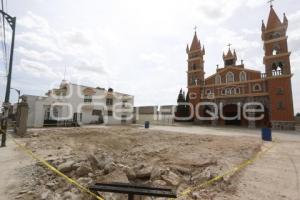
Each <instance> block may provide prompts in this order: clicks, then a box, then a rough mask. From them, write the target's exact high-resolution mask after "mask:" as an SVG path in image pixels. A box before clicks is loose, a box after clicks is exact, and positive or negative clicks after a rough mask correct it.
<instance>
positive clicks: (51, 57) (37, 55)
mask: <svg viewBox="0 0 300 200" xmlns="http://www.w3.org/2000/svg"><path fill="white" fill-rule="evenodd" d="M15 51H16V52H17V53H19V54H20V55H21V56H22V57H25V58H28V59H31V60H38V61H44V62H45V61H61V60H62V58H61V57H60V56H58V55H57V54H55V53H53V52H50V51H43V52H40V51H35V50H30V49H26V48H24V47H22V46H20V47H18V48H16V49H15Z"/></svg>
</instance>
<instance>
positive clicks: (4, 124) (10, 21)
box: [0, 10, 16, 147]
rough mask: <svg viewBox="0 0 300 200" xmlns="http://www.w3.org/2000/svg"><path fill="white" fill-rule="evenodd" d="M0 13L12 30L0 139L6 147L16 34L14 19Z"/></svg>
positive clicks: (1, 11) (2, 145) (2, 12)
mask: <svg viewBox="0 0 300 200" xmlns="http://www.w3.org/2000/svg"><path fill="white" fill-rule="evenodd" d="M0 13H1V14H2V16H3V20H4V19H5V20H6V21H7V23H8V24H9V26H10V28H11V29H12V40H11V47H10V57H9V68H8V74H7V83H6V92H5V100H4V104H3V107H4V116H3V119H2V120H3V121H2V122H1V129H2V138H1V147H5V146H6V132H7V126H8V124H7V123H8V121H7V120H8V112H9V106H10V104H9V97H10V84H11V74H12V65H13V56H14V44H15V32H16V17H11V16H10V15H8V14H7V13H5V12H4V11H3V10H0Z"/></svg>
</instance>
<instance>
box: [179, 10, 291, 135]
mask: <svg viewBox="0 0 300 200" xmlns="http://www.w3.org/2000/svg"><path fill="white" fill-rule="evenodd" d="M287 28H288V19H287V17H286V16H285V14H283V20H282V21H281V20H280V18H279V17H278V15H277V14H276V12H275V10H274V8H273V6H272V5H271V7H270V13H269V17H268V21H267V23H266V24H265V23H264V21H262V26H261V38H262V41H263V46H264V57H263V63H264V66H265V71H264V72H261V71H257V70H253V69H249V68H247V66H245V65H244V63H243V61H241V62H240V63H237V54H238V52H236V51H235V50H234V49H231V48H230V45H229V49H228V51H227V52H226V53H223V60H224V66H223V67H219V66H218V67H217V69H216V72H215V73H214V74H212V75H211V76H209V77H207V78H205V77H204V74H205V68H204V55H205V49H204V46H201V44H200V40H199V39H198V36H197V33H196V31H195V35H194V38H193V40H192V43H191V45H190V47H189V45H187V49H186V53H187V55H188V60H187V62H188V70H187V88H188V93H187V98H186V100H184V99H185V98H182V97H184V95H183V93H182V91H181V92H180V94H179V99H178V100H179V102H184V101H186V103H189V104H190V106H189V110H191V108H192V110H194V111H193V113H192V114H191V116H192V120H193V121H194V122H195V123H197V124H210V125H238V126H248V127H265V126H268V127H272V128H275V129H283V130H293V129H294V128H295V119H294V109H293V95H292V85H291V78H292V76H293V74H292V73H291V66H290V54H291V52H289V50H288V43H287V38H288V37H287V35H286V32H287ZM253 102H254V104H253ZM249 103H252V104H253V106H252V109H258V110H259V111H260V112H262V113H255V112H250V115H252V117H253V116H256V115H258V114H259V115H261V116H263V117H261V118H259V119H256V120H252V119H253V118H251V120H250V119H249V118H250V117H249V116H248V117H246V116H244V115H242V114H241V113H243V111H244V110H243V109H246V108H245V106H244V105H247V104H249ZM259 104H260V105H262V106H260V107H258V106H257V105H259ZM214 105H217V106H214ZM219 105H222V106H219ZM216 109H217V110H216ZM209 113H216V114H215V115H214V117H210V116H212V115H211V114H209ZM251 113H252V114H251ZM221 115H222V116H223V117H221ZM238 115H240V116H241V117H235V116H238ZM197 116H198V117H197ZM199 116H201V117H204V118H205V116H206V117H207V118H205V119H202V118H201V117H200V118H201V119H199ZM224 116H225V117H224Z"/></svg>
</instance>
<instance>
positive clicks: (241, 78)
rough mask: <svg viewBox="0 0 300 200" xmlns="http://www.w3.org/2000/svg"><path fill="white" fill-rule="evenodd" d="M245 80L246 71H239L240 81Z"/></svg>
mask: <svg viewBox="0 0 300 200" xmlns="http://www.w3.org/2000/svg"><path fill="white" fill-rule="evenodd" d="M246 80H247V75H246V72H244V71H242V72H240V81H246Z"/></svg>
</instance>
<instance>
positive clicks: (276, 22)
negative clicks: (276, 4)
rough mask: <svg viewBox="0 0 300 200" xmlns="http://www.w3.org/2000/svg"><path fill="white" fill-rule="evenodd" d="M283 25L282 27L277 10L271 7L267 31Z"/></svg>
mask: <svg viewBox="0 0 300 200" xmlns="http://www.w3.org/2000/svg"><path fill="white" fill-rule="evenodd" d="M281 25H282V23H281V21H280V19H279V17H278V15H277V14H276V12H275V10H274V9H273V6H271V8H270V13H269V18H268V23H267V28H266V30H270V29H274V28H276V27H279V26H281Z"/></svg>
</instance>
